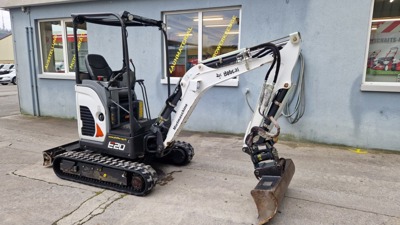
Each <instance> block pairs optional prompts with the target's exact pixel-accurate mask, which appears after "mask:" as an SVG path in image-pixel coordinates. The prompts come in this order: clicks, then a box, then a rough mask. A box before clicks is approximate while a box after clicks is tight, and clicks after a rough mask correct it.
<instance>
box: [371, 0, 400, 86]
mask: <svg viewBox="0 0 400 225" xmlns="http://www.w3.org/2000/svg"><path fill="white" fill-rule="evenodd" d="M396 4H397V5H396ZM398 7H400V4H399V3H398V2H397V3H396V2H392V3H390V2H389V1H375V5H374V15H373V19H372V25H371V38H370V44H369V51H368V60H367V74H366V78H365V81H367V82H400V52H399V48H400V32H399V31H400V11H399V10H393V9H394V8H396V9H398Z"/></svg>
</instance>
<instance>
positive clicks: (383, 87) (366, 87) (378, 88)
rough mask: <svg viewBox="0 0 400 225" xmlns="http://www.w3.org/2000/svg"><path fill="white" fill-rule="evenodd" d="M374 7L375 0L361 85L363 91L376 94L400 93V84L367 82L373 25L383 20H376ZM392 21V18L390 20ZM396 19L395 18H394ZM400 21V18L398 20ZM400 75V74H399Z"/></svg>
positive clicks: (372, 3) (372, 7)
mask: <svg viewBox="0 0 400 225" xmlns="http://www.w3.org/2000/svg"><path fill="white" fill-rule="evenodd" d="M374 5H375V0H373V1H371V8H370V9H371V11H370V17H369V23H368V38H367V44H366V48H365V58H364V70H363V71H364V72H363V79H362V83H361V91H374V92H400V82H377V81H366V78H367V66H368V55H369V49H370V40H371V30H372V23H373V22H376V21H379V20H382V19H381V18H379V19H374V18H373V16H374ZM389 19H390V18H389ZM393 19H394V18H393ZM398 19H399V20H400V16H399V18H398ZM399 74H400V72H399Z"/></svg>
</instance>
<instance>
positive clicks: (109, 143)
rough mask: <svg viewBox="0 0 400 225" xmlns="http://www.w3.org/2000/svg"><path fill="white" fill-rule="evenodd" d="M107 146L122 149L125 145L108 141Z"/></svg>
mask: <svg viewBox="0 0 400 225" xmlns="http://www.w3.org/2000/svg"><path fill="white" fill-rule="evenodd" d="M108 148H111V149H115V150H121V151H123V150H124V149H125V145H124V144H121V143H118V142H115V141H110V142H108Z"/></svg>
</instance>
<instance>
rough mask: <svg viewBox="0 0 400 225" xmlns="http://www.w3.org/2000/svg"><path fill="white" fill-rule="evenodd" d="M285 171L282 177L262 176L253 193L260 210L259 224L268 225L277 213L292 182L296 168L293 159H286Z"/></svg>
mask: <svg viewBox="0 0 400 225" xmlns="http://www.w3.org/2000/svg"><path fill="white" fill-rule="evenodd" d="M285 160H286V162H285V169H284V171H283V174H282V176H262V177H261V179H260V181H259V182H258V184H257V186H256V187H255V188H254V189H253V190H252V191H251V196H252V197H253V199H254V202H255V203H256V206H257V210H258V224H259V225H261V224H266V223H267V222H268V221H269V220H271V219H272V218H273V217H274V216H275V214H276V212H277V211H278V207H279V204H280V202H281V201H282V199H283V197H284V196H285V193H286V190H287V188H288V186H289V183H290V181H291V180H292V177H293V175H294V171H295V167H294V163H293V161H292V160H291V159H285Z"/></svg>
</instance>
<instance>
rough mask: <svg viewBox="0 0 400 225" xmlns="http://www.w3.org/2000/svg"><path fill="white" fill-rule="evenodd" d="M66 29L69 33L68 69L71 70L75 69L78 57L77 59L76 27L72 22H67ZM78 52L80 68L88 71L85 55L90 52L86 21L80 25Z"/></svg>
mask: <svg viewBox="0 0 400 225" xmlns="http://www.w3.org/2000/svg"><path fill="white" fill-rule="evenodd" d="M65 29H66V33H67V53H68V63H69V65H68V70H69V71H70V72H74V71H75V66H76V59H75V42H74V28H73V24H72V22H66V23H65ZM77 34H78V37H77V38H78V41H77V45H78V52H79V69H80V71H82V72H87V69H86V66H85V56H86V55H87V54H88V43H87V29H86V23H83V24H79V25H78V30H77Z"/></svg>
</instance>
